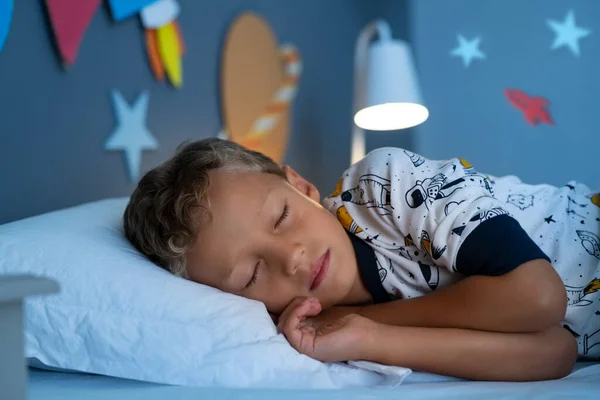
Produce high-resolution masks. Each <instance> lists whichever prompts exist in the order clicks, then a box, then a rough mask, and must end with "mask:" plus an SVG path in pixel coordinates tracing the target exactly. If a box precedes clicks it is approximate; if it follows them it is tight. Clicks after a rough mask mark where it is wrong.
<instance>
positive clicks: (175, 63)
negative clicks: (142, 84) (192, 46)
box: [140, 0, 185, 88]
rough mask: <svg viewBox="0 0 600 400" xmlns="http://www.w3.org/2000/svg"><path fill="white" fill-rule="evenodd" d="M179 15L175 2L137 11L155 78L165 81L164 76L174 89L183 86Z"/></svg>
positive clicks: (162, 0)
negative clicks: (143, 29) (143, 28)
mask: <svg viewBox="0 0 600 400" xmlns="http://www.w3.org/2000/svg"><path fill="white" fill-rule="evenodd" d="M179 12H180V9H179V4H178V3H177V1H176V0H158V1H156V2H155V3H152V4H150V5H149V6H146V7H144V8H143V9H142V10H141V11H140V17H141V19H142V24H143V25H144V27H145V28H146V29H145V38H146V52H147V54H148V60H149V62H150V68H151V69H152V72H153V73H154V77H155V78H156V80H158V81H164V80H165V73H166V76H168V78H169V81H170V82H171V84H173V86H175V87H177V88H179V87H181V85H182V84H183V76H182V68H181V57H182V56H183V55H184V54H185V43H184V41H183V35H182V33H181V28H180V26H179V23H178V22H177V17H178V16H179Z"/></svg>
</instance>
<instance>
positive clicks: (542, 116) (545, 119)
mask: <svg viewBox="0 0 600 400" xmlns="http://www.w3.org/2000/svg"><path fill="white" fill-rule="evenodd" d="M504 94H505V95H506V98H507V99H508V101H509V102H510V104H512V105H513V106H514V107H515V108H516V109H517V110H519V111H521V112H522V113H523V116H524V117H525V119H526V120H527V122H529V123H530V124H531V125H537V124H538V123H540V122H542V123H546V124H548V125H554V121H553V120H552V117H551V116H550V112H549V111H548V110H547V109H546V107H547V106H548V105H549V104H550V103H549V102H548V100H546V99H545V98H543V97H533V96H530V95H528V94H527V93H525V92H522V91H520V90H518V89H506V90H505V91H504Z"/></svg>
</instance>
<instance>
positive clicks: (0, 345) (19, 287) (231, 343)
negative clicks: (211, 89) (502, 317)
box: [0, 199, 600, 400]
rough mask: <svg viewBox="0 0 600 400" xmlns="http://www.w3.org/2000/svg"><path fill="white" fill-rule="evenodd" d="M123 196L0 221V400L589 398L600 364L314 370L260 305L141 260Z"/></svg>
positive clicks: (599, 383)
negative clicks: (550, 373)
mask: <svg viewBox="0 0 600 400" xmlns="http://www.w3.org/2000/svg"><path fill="white" fill-rule="evenodd" d="M126 200H127V199H112V200H106V201H100V202H94V203H90V204H87V205H81V206H78V207H74V208H72V209H68V210H62V211H57V212H53V213H49V214H46V215H41V216H37V217H33V218H30V219H28V220H23V221H20V222H15V223H13V224H7V225H3V226H0V332H1V334H0V389H1V390H0V400H5V399H6V400H24V399H25V398H26V396H25V393H24V391H25V390H26V391H27V393H28V394H29V396H28V397H27V398H29V399H30V400H50V399H60V400H71V399H89V400H94V399H111V400H121V399H144V400H154V399H169V400H175V399H203V398H210V399H217V400H219V399H280V398H285V399H299V398H311V399H317V400H318V399H328V400H331V399H344V400H354V399H361V400H367V399H375V398H377V399H384V400H385V399H397V398H402V399H403V400H410V399H423V398H429V399H441V398H444V399H479V398H485V399H522V398H523V399H524V398H527V399H529V398H532V397H536V398H544V399H546V398H547V399H561V400H562V399H564V398H576V399H578V400H581V399H597V398H600V396H599V394H598V393H600V363H591V362H590V363H578V364H577V366H576V368H575V369H574V371H573V372H572V373H571V374H570V375H569V376H568V377H566V378H564V379H561V380H556V381H546V382H531V383H499V382H469V381H463V380H459V379H452V378H447V377H442V376H437V375H431V374H424V373H418V372H413V373H412V374H409V375H402V379H404V380H403V381H402V384H398V385H396V384H390V380H389V379H387V380H386V379H385V377H382V376H381V375H379V374H375V373H374V372H372V371H366V370H364V369H361V368H351V367H349V366H348V365H345V364H344V365H342V366H340V365H337V364H336V365H325V364H323V363H319V362H317V361H316V360H313V359H310V358H309V357H306V356H304V355H301V354H299V353H297V352H295V350H293V348H292V347H291V346H289V344H288V343H287V342H286V341H285V339H284V338H283V337H282V335H280V334H277V332H276V329H275V327H274V325H273V323H272V321H271V319H270V317H269V316H268V313H267V312H266V310H265V309H264V305H262V304H259V303H258V302H252V301H250V300H248V299H243V298H240V297H238V296H233V295H230V294H226V293H221V292H220V291H217V290H216V289H212V288H209V287H204V286H203V285H199V284H196V283H194V282H191V281H189V280H184V279H180V278H177V277H175V276H173V275H172V274H168V273H167V272H166V271H164V270H162V269H160V268H158V267H156V266H155V265H153V264H151V263H150V261H148V260H146V259H145V258H143V257H140V256H139V255H138V254H137V252H135V251H133V249H132V248H131V245H130V244H129V243H128V242H127V241H126V240H125V238H124V237H123V234H122V232H121V229H120V224H121V222H120V221H121V215H122V213H123V208H124V205H125V204H126ZM31 249H35V251H31ZM11 274H13V275H12V277H11ZM23 274H31V275H23ZM40 275H41V276H40ZM59 286H60V287H59ZM57 292H58V293H57ZM157 294H160V295H157ZM24 298H26V301H25V302H23V299H24ZM199 301H201V303H202V304H203V305H204V306H203V307H196V306H195V304H197V303H198V302H199ZM24 305H25V306H26V307H24ZM25 308H26V310H25ZM24 311H26V312H24ZM22 332H24V335H23V334H22ZM23 349H25V352H24V354H23ZM36 360H37V361H39V362H41V364H42V365H41V366H42V367H43V369H41V368H33V367H37V366H40V365H38V362H37V361H36ZM26 361H27V364H28V365H29V374H28V376H25V371H26V368H25V364H26ZM396 368H397V369H398V370H400V369H401V368H400V367H396ZM57 369H58V370H57ZM66 370H70V371H80V372H66ZM81 371H86V372H87V373H83V372H81ZM384 375H385V374H384ZM334 378H335V379H334ZM391 380H392V381H393V380H394V379H393V378H392V379H391ZM150 382H162V384H160V383H150ZM380 383H384V384H381V385H380ZM398 383H399V382H398ZM336 385H337V386H336ZM377 385H378V386H377ZM251 387H253V388H269V389H249V388H251ZM236 388H239V389H236ZM309 388H312V389H309ZM327 388H333V389H327Z"/></svg>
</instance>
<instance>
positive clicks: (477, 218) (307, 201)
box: [124, 138, 600, 381]
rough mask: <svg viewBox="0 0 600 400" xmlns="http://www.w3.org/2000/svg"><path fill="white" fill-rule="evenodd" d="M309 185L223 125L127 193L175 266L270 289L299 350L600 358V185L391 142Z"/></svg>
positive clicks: (209, 281)
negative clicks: (328, 185) (323, 192)
mask: <svg viewBox="0 0 600 400" xmlns="http://www.w3.org/2000/svg"><path fill="white" fill-rule="evenodd" d="M320 200H321V198H320V195H319V192H318V190H317V189H316V187H315V186H314V185H312V184H311V183H309V182H308V181H307V180H305V179H304V178H302V177H301V176H300V175H298V174H297V173H296V172H295V171H294V170H293V169H291V168H289V167H280V166H279V165H278V164H276V163H275V162H273V161H272V160H271V159H269V158H268V157H266V156H264V155H263V154H260V153H257V152H253V151H250V150H248V149H245V148H243V147H241V146H239V145H238V144H235V143H233V142H230V141H226V140H220V139H216V138H211V139H205V140H200V141H196V142H192V143H189V144H187V145H185V146H184V147H182V148H181V149H180V150H179V151H178V152H177V154H176V155H175V156H174V157H173V158H171V159H170V160H168V161H167V162H165V163H164V164H162V165H160V166H159V167H157V168H155V169H153V170H151V171H150V172H148V173H147V174H146V175H145V176H144V177H143V178H142V179H141V181H140V182H139V184H138V186H137V188H136V190H135V191H134V193H133V194H132V196H131V199H130V202H129V204H128V206H127V209H126V211H125V215H124V224H125V233H126V235H127V237H128V239H129V240H130V241H131V242H132V243H133V245H134V246H135V247H136V248H137V249H138V250H140V251H141V252H142V253H143V254H145V255H146V256H147V257H148V258H149V259H150V260H152V261H154V262H155V263H156V264H158V265H160V266H161V267H163V268H165V269H167V270H169V271H171V272H173V273H174V274H176V275H178V276H181V277H184V278H187V279H190V280H193V281H195V282H199V283H202V284H206V285H210V286H213V287H215V288H218V289H221V290H223V291H226V292H229V293H233V294H236V295H240V296H243V297H247V298H249V299H254V300H258V301H261V302H263V303H264V304H265V306H266V308H267V309H268V310H269V312H271V313H272V314H273V315H276V316H277V317H278V329H279V330H280V332H282V333H283V334H284V335H285V336H286V338H287V339H288V341H289V342H290V344H291V345H292V346H293V347H294V348H295V349H297V350H298V351H299V352H301V353H304V354H306V355H308V356H310V357H313V358H315V359H318V360H321V361H327V362H333V361H346V360H357V359H361V360H368V361H373V362H379V363H383V364H389V365H399V366H404V367H408V368H412V369H415V370H420V371H426V372H432V373H438V374H444V375H450V376H455V377H460V378H466V379H474V380H501V381H526V380H544V379H555V378H560V377H563V376H565V375H567V374H568V373H569V372H570V371H571V370H572V367H573V364H574V362H575V361H576V359H577V357H578V355H579V357H580V358H582V359H598V358H600V238H599V236H600V195H599V194H593V193H592V192H591V191H590V190H589V189H588V188H587V187H585V186H584V185H582V184H579V183H576V182H571V183H569V184H568V185H566V186H564V187H561V188H557V187H553V186H549V185H527V184H524V183H522V182H520V181H519V180H518V179H517V178H515V177H504V178H494V177H490V176H486V175H483V174H481V173H479V172H477V171H476V170H475V169H474V168H473V167H472V166H471V165H470V164H469V163H468V162H467V161H465V160H463V159H461V158H455V159H451V160H446V161H433V160H428V159H426V158H424V157H421V156H419V155H417V154H414V153H411V152H409V151H406V150H403V149H398V148H382V149H378V150H375V151H372V152H371V153H369V154H368V155H367V156H366V157H365V158H364V159H362V160H361V161H359V162H358V163H356V164H354V165H352V166H351V167H350V168H349V169H348V170H347V171H345V172H344V173H343V175H342V177H341V179H340V180H339V182H338V184H337V187H336V188H335V190H334V191H333V192H332V193H331V194H330V195H329V196H327V197H325V198H324V200H323V201H322V203H320Z"/></svg>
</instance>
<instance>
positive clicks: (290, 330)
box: [281, 300, 321, 340]
mask: <svg viewBox="0 0 600 400" xmlns="http://www.w3.org/2000/svg"><path fill="white" fill-rule="evenodd" d="M295 311H296V312H293V313H292V314H290V317H289V318H288V319H287V320H286V321H283V324H282V326H281V329H282V332H283V334H284V335H285V336H286V337H288V340H289V339H290V338H292V339H295V336H296V334H297V333H301V328H304V327H307V325H304V324H303V321H305V320H306V317H314V316H315V315H317V314H319V312H321V306H320V305H319V304H318V303H315V302H314V301H310V300H305V301H304V302H302V304H301V305H300V306H299V307H298V308H296V310H295ZM308 327H311V326H310V324H309V325H308Z"/></svg>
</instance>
